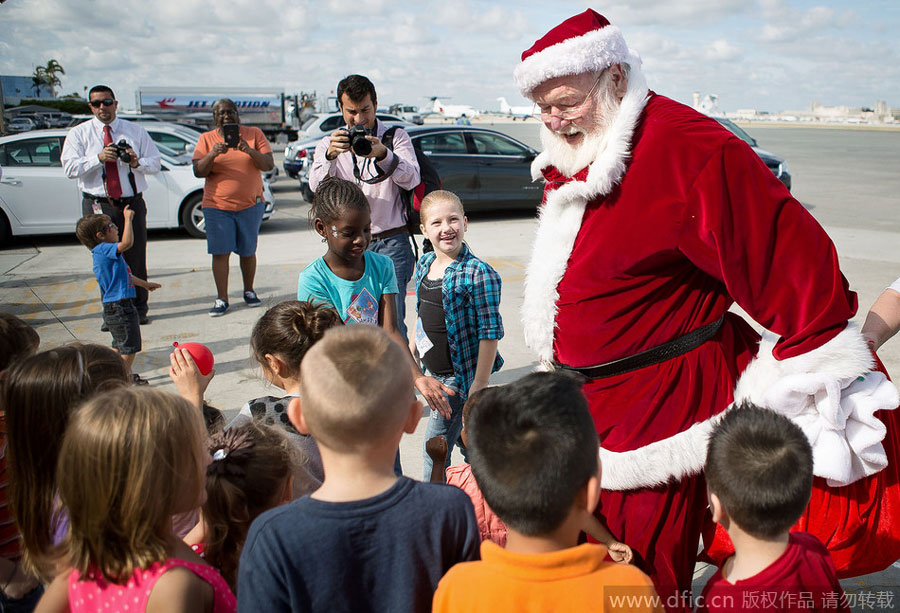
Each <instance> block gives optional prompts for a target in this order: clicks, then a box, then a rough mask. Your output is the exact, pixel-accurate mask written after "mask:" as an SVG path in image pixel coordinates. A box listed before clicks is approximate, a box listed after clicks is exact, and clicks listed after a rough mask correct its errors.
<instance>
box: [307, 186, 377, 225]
mask: <svg viewBox="0 0 900 613" xmlns="http://www.w3.org/2000/svg"><path fill="white" fill-rule="evenodd" d="M347 210H357V211H366V212H368V211H369V210H370V209H369V201H368V200H367V199H366V195H365V194H364V193H363V191H362V189H361V188H360V187H359V186H358V185H357V184H356V183H353V182H352V181H346V180H344V179H340V178H338V177H326V178H325V179H324V180H323V181H322V182H321V183H319V186H318V187H317V188H316V193H315V195H314V196H313V201H312V206H311V207H310V209H309V225H310V227H312V226H313V220H315V219H320V220H322V222H323V223H331V222H332V221H337V220H338V219H339V218H340V217H341V215H343V213H344V211H347Z"/></svg>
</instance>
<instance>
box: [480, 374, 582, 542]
mask: <svg viewBox="0 0 900 613" xmlns="http://www.w3.org/2000/svg"><path fill="white" fill-rule="evenodd" d="M466 430H467V431H468V440H469V445H468V456H469V461H470V462H471V464H472V473H473V474H474V475H475V480H476V481H477V482H478V487H479V488H481V491H482V493H483V494H484V499H485V500H486V501H487V503H488V505H490V507H491V509H493V511H494V512H495V513H496V514H497V516H498V517H500V519H502V520H503V521H504V522H505V523H506V525H507V526H509V527H510V528H511V529H513V530H516V531H517V532H520V533H522V534H525V535H529V536H536V535H544V534H549V533H551V532H553V531H554V530H556V529H557V528H558V527H559V526H560V525H562V523H563V522H564V521H565V520H566V518H567V517H568V515H569V513H570V512H571V510H572V506H573V505H574V504H575V501H576V498H577V496H578V493H579V491H580V490H581V488H583V487H584V486H585V484H587V482H588V481H589V480H590V479H591V477H594V476H596V475H597V466H598V461H599V460H598V449H599V443H598V440H597V432H596V430H595V427H594V422H593V420H592V419H591V415H590V413H589V412H588V406H587V401H586V400H585V398H584V395H583V394H582V392H581V383H579V382H577V381H575V380H574V379H573V378H571V377H567V376H565V375H561V374H557V373H533V374H530V375H528V376H526V377H523V378H522V379H519V380H518V381H516V382H514V383H510V384H508V385H503V386H499V387H493V388H490V389H486V390H484V392H483V393H482V394H481V396H480V398H479V399H478V402H477V403H476V404H475V405H474V406H471V407H470V414H469V415H468V421H467V422H466Z"/></svg>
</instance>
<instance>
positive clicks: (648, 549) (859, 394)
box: [516, 11, 900, 610]
mask: <svg viewBox="0 0 900 613" xmlns="http://www.w3.org/2000/svg"><path fill="white" fill-rule="evenodd" d="M589 14H592V15H589ZM585 15H588V16H589V17H590V18H591V19H594V20H595V21H598V22H599V20H602V22H599V23H600V24H601V25H600V26H599V28H598V29H594V30H590V31H588V32H587V33H584V32H583V31H582V32H580V33H579V30H578V28H577V27H576V28H575V32H574V34H573V28H572V24H568V25H566V23H564V24H563V26H566V27H565V28H563V26H560V27H558V28H557V29H555V30H553V31H551V33H550V34H548V35H547V36H548V37H549V36H550V35H551V34H553V33H554V32H555V31H556V30H558V29H559V28H562V30H561V35H562V37H563V40H562V41H557V42H554V41H553V40H552V39H551V40H549V41H547V40H545V39H547V37H545V39H542V40H541V41H538V43H536V44H535V45H536V47H537V48H538V51H536V52H533V53H531V54H529V52H526V54H528V55H527V56H526V54H523V63H522V64H521V65H520V66H519V68H517V72H516V77H517V80H518V81H519V85H520V88H521V89H522V90H523V93H528V92H530V90H531V89H533V88H534V87H535V86H536V85H537V84H539V83H541V82H543V81H545V80H546V79H548V78H551V77H553V76H560V75H564V74H578V73H581V72H587V71H588V70H596V69H598V68H600V69H602V67H603V66H604V64H602V63H603V62H605V66H608V65H609V64H611V63H623V62H624V63H627V64H629V66H630V73H629V75H628V91H627V93H626V95H625V97H624V99H623V100H622V103H621V107H620V111H619V113H618V115H617V117H616V119H615V120H614V122H613V124H612V125H611V126H610V127H609V128H608V130H607V136H606V139H607V140H606V144H605V147H604V148H603V149H602V152H601V153H600V154H599V155H598V156H597V158H596V159H595V161H594V162H593V163H592V164H591V165H590V166H589V167H588V168H585V169H584V170H582V171H581V172H578V173H576V175H575V176H574V177H566V176H564V175H563V174H562V173H560V172H559V171H558V170H556V169H555V168H554V167H553V166H552V161H551V160H550V158H549V155H548V153H547V152H545V153H542V154H541V155H540V156H538V158H537V159H536V160H535V162H534V165H533V167H532V169H533V173H534V175H535V178H540V177H543V178H544V179H545V180H546V187H545V193H544V204H543V206H542V208H541V211H540V219H539V223H538V228H537V232H536V236H535V241H534V246H533V253H532V259H531V262H530V264H529V267H528V270H527V275H526V281H525V296H524V302H523V308H522V315H523V321H524V330H525V339H526V342H527V343H528V345H529V346H530V347H531V348H532V349H533V350H534V351H535V352H536V353H537V355H538V356H539V358H540V359H541V361H542V362H544V363H546V364H552V363H554V362H556V363H560V364H564V365H568V366H572V367H576V368H584V367H589V366H593V365H598V364H604V363H607V362H611V361H613V360H617V359H620V358H623V357H626V356H631V355H634V354H637V353H639V352H642V351H645V350H648V349H650V348H653V347H656V346H659V345H662V344H664V343H666V342H668V341H672V340H673V339H677V338H679V337H681V336H683V335H685V334H687V333H689V332H691V331H693V330H696V329H698V328H700V327H702V326H704V325H706V324H710V323H711V322H715V321H716V320H718V319H719V318H723V317H724V321H723V323H722V326H721V328H720V329H719V330H718V332H717V333H716V334H715V336H714V337H713V338H712V339H710V340H709V341H707V342H705V343H704V344H702V345H701V346H699V347H697V348H696V349H693V350H691V351H689V352H688V353H685V354H683V355H679V356H677V357H674V358H672V359H668V360H665V361H662V362H659V363H656V364H653V365H650V366H646V367H644V368H640V369H638V370H634V371H631V372H627V373H623V374H619V375H615V376H611V377H608V378H603V379H595V380H591V381H589V382H588V383H587V384H586V385H585V387H584V392H585V395H586V396H587V399H588V402H589V404H590V408H591V412H592V415H593V417H594V422H595V425H596V428H597V433H598V434H599V436H600V438H601V447H602V448H601V458H602V466H603V473H602V474H603V478H602V484H601V485H602V488H603V493H602V495H601V507H600V509H599V511H598V513H599V515H600V516H601V518H602V519H603V520H604V521H605V523H606V524H607V526H608V527H609V529H610V531H611V532H612V534H613V535H614V536H615V537H616V538H617V539H618V540H621V541H623V542H625V543H627V544H628V545H630V546H631V547H632V549H634V551H635V553H636V563H637V565H638V566H640V567H641V568H642V569H643V570H644V571H645V572H647V573H648V574H649V575H650V576H651V577H652V578H653V580H654V583H655V585H656V588H657V591H658V592H659V593H660V595H661V596H663V598H664V599H666V598H668V599H669V601H668V602H664V604H665V605H666V607H667V608H668V609H670V610H678V609H683V608H688V606H686V605H687V603H685V602H684V601H683V600H681V601H679V600H678V596H685V594H686V593H689V590H690V584H691V578H692V573H693V568H694V562H695V560H696V554H697V547H698V541H699V538H700V533H701V529H702V528H703V525H704V521H705V520H706V519H707V516H706V508H707V500H706V487H705V483H704V480H703V477H702V474H701V472H702V469H703V465H704V462H705V458H706V445H707V437H708V435H709V432H710V431H711V429H712V427H713V426H714V425H715V423H716V416H718V415H720V414H722V412H723V411H725V410H728V409H729V408H730V407H731V406H732V402H733V401H735V400H745V399H746V400H752V401H754V402H756V403H757V404H759V405H761V406H766V407H769V408H772V409H774V410H779V411H782V412H785V413H787V414H788V415H789V416H790V417H792V418H793V419H794V420H795V422H797V423H798V424H799V425H800V426H801V427H802V428H803V429H804V432H806V434H807V436H808V437H809V438H810V441H811V443H812V445H813V449H814V461H815V474H816V475H817V478H816V480H815V486H814V492H813V497H812V501H811V503H810V507H809V510H808V511H807V514H806V515H805V516H804V518H803V519H801V521H800V523H799V526H798V529H802V530H805V531H808V532H811V533H813V534H815V535H816V536H817V537H819V538H820V539H821V540H822V541H823V542H824V543H825V544H826V546H827V547H828V548H829V550H830V551H831V552H832V554H833V555H834V559H835V563H836V566H837V569H838V574H839V575H840V576H850V575H857V574H862V573H867V572H871V571H875V570H880V569H883V568H885V567H886V566H888V565H889V564H890V563H892V562H893V561H894V560H896V559H897V558H898V557H900V538H898V537H900V528H892V527H891V523H892V520H893V518H894V517H896V516H897V514H898V513H900V485H898V482H900V479H898V471H897V469H896V466H895V464H893V463H891V464H890V465H889V464H888V462H887V457H891V458H892V459H893V458H894V457H896V454H895V453H894V450H896V449H897V438H896V437H897V435H898V433H900V428H898V424H897V420H896V417H895V416H894V413H893V412H892V411H890V409H893V408H895V407H896V406H897V402H898V401H897V393H896V389H895V388H894V387H893V385H891V384H890V383H889V382H888V381H887V380H886V379H885V377H884V375H882V374H881V373H872V374H869V373H870V371H871V370H872V369H873V357H872V354H871V352H870V351H869V350H868V348H867V346H866V344H865V342H864V341H863V340H862V337H861V336H860V335H859V333H858V331H857V329H856V328H855V327H854V326H852V325H848V320H849V319H850V318H851V317H852V316H853V315H854V314H855V312H856V308H857V302H856V295H855V294H854V293H853V292H851V291H849V289H848V283H847V281H846V279H845V278H844V277H843V276H842V274H841V272H840V268H839V265H838V257H837V253H836V251H835V248H834V245H833V243H832V242H831V240H830V239H829V238H828V236H827V235H826V234H825V232H824V231H823V229H822V228H821V227H820V226H819V224H818V223H817V222H816V221H815V220H814V219H813V218H812V216H811V215H809V213H808V212H807V211H806V210H805V209H804V208H803V206H802V205H801V204H800V203H799V202H797V201H796V200H795V199H794V198H792V197H791V195H790V193H789V192H788V190H787V189H786V188H785V187H784V186H783V185H782V184H781V182H780V181H778V180H777V179H776V178H775V177H774V175H773V174H772V172H771V171H770V170H769V169H768V168H767V167H766V166H765V164H764V163H763V162H762V161H761V160H760V159H759V157H758V156H757V155H756V154H755V153H754V152H753V151H752V150H751V149H750V148H749V147H748V146H747V145H746V144H745V143H744V142H743V141H741V140H740V139H738V138H737V137H735V136H733V135H732V134H731V133H730V132H728V131H727V130H725V129H724V128H722V127H721V126H720V125H719V124H718V123H717V122H716V121H714V120H712V119H710V118H708V117H706V116H703V115H701V114H699V113H697V112H695V111H693V110H692V109H690V108H688V107H686V106H684V105H681V104H679V103H676V102H674V101H672V100H669V99H667V98H665V97H663V96H659V95H656V94H654V93H653V92H650V91H649V90H648V89H647V86H646V82H645V80H644V78H643V76H642V74H641V71H640V60H639V58H637V56H636V55H635V54H634V53H633V52H631V51H630V50H628V49H627V47H625V45H624V40H623V39H621V34H619V32H618V29H616V28H615V27H613V26H609V25H608V22H607V21H606V20H605V19H603V18H602V17H601V16H599V15H597V14H596V13H594V12H593V11H587V12H586V13H584V14H582V15H580V16H577V17H576V18H572V20H569V21H573V20H577V19H579V18H583V17H584V16H585ZM597 18H599V20H597ZM600 28H602V29H600ZM582 30H583V28H582ZM558 35H559V33H558ZM542 41H543V43H542ZM548 42H549V43H550V44H548ZM532 49H535V47H533V48H532ZM580 57H584V58H587V59H586V60H585V61H584V62H582V63H581V64H579V62H578V61H577V58H580ZM573 58H574V59H573ZM598 58H599V60H598ZM535 60H536V61H535ZM598 62H601V66H599V67H598V65H597V63H598ZM734 303H737V304H738V305H740V306H741V307H742V308H743V309H744V311H745V312H746V313H748V314H749V315H750V317H752V318H753V319H754V320H756V321H757V322H758V323H759V324H761V325H762V326H763V327H764V328H766V329H767V330H769V331H771V332H772V333H773V335H774V336H772V338H771V339H767V340H764V342H763V343H762V344H760V338H759V336H758V335H757V334H756V332H754V330H753V329H752V328H751V327H750V325H749V324H748V323H747V322H746V321H744V320H743V319H742V318H741V317H740V316H739V315H737V314H734V313H731V312H729V307H731V306H732V304H734ZM776 341H777V342H776ZM859 377H862V380H859V381H858V380H857V378H859ZM883 445H884V446H883ZM885 446H886V447H887V448H888V454H886V453H885V450H884V447H885ZM876 543H877V545H876ZM719 545H720V552H721V553H727V548H728V544H727V543H725V544H721V543H720V544H719ZM685 590H687V592H685ZM672 598H674V599H675V600H672Z"/></svg>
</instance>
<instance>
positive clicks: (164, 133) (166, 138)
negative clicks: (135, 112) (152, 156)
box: [137, 121, 200, 153]
mask: <svg viewBox="0 0 900 613" xmlns="http://www.w3.org/2000/svg"><path fill="white" fill-rule="evenodd" d="M137 123H139V124H141V127H142V128H144V129H145V130H147V134H149V135H150V138H152V139H153V142H154V143H156V144H157V145H163V146H165V147H168V148H169V149H172V150H173V151H176V152H178V153H191V152H193V151H194V147H196V146H197V141H198V140H200V134H199V133H198V132H194V131H193V130H188V129H186V128H183V127H181V126H179V125H177V124H174V123H169V122H165V121H149V122H147V123H144V122H143V121H138V122H137Z"/></svg>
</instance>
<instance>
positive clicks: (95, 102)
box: [88, 98, 116, 109]
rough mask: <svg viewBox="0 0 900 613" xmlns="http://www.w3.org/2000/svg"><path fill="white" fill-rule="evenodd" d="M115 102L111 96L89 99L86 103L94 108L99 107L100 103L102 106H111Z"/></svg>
mask: <svg viewBox="0 0 900 613" xmlns="http://www.w3.org/2000/svg"><path fill="white" fill-rule="evenodd" d="M115 103H116V101H115V100H113V99H112V98H104V99H103V100H91V101H90V102H88V104H90V105H91V106H92V107H94V108H95V109H99V108H100V105H101V104H102V105H103V106H112V105H114V104H115Z"/></svg>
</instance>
